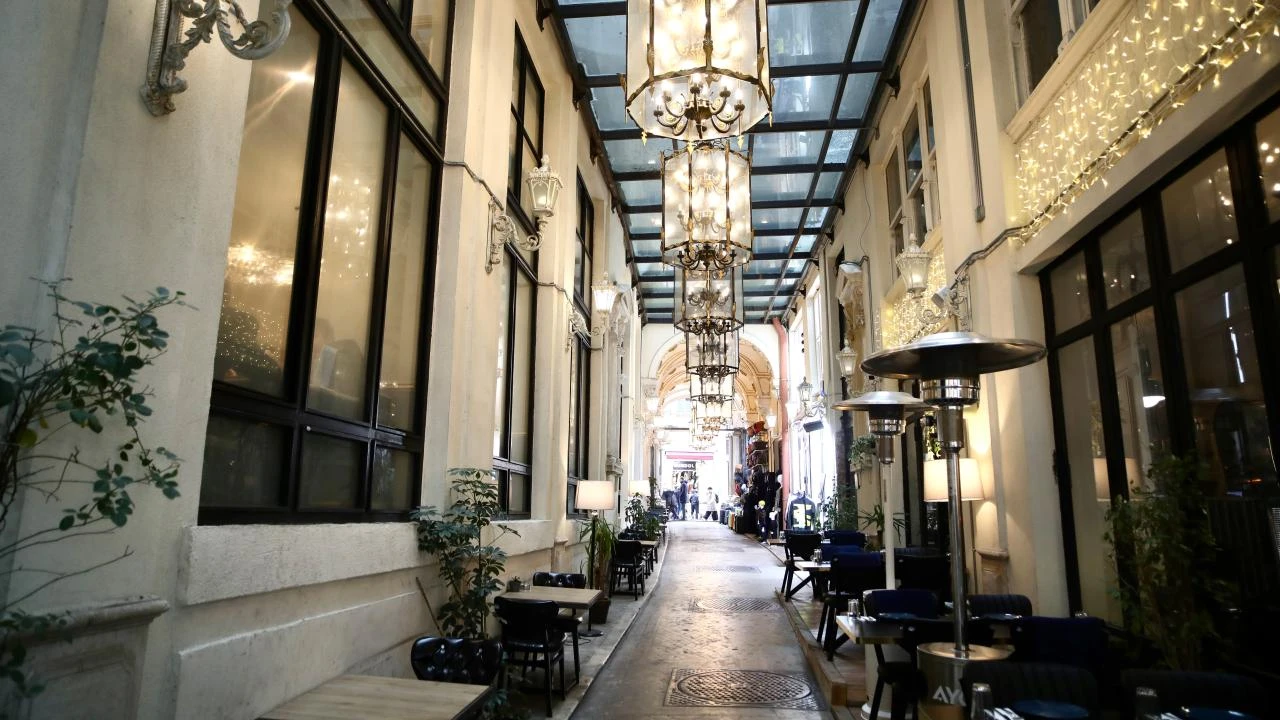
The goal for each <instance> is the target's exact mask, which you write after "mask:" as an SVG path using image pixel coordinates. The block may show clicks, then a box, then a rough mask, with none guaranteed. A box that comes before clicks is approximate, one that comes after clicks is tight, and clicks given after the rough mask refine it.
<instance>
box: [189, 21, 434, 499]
mask: <svg viewBox="0 0 1280 720" xmlns="http://www.w3.org/2000/svg"><path fill="white" fill-rule="evenodd" d="M293 6H294V7H295V8H296V9H297V12H298V13H300V14H301V15H302V16H303V17H304V18H305V19H306V20H307V21H308V22H309V23H310V24H311V26H312V27H314V28H315V30H316V32H317V33H318V34H319V36H320V46H319V51H318V53H317V63H316V77H315V85H314V87H315V90H314V93H313V96H312V106H311V117H310V119H309V125H308V128H307V133H308V137H307V150H306V159H305V161H304V168H303V173H302V177H303V180H302V193H301V200H300V207H299V221H298V230H297V237H298V239H297V245H296V251H295V252H296V254H295V258H294V263H295V265H294V280H293V292H292V296H291V299H290V304H289V319H288V322H289V326H288V332H287V336H286V345H285V347H286V350H285V362H284V367H283V376H284V394H283V396H282V397H273V396H270V395H267V394H265V393H260V392H257V391H253V390H248V389H245V388H241V387H235V386H232V385H229V384H227V383H224V382H221V381H219V380H216V379H215V380H213V381H212V389H211V393H210V401H209V416H210V417H213V416H215V415H216V416H223V417H227V418H230V419H233V420H239V421H247V422H252V423H260V424H265V425H268V426H271V427H273V428H276V429H278V430H282V431H284V432H285V433H286V434H287V437H288V446H287V449H286V457H282V458H281V462H282V464H283V465H284V473H283V474H282V480H283V483H282V487H280V488H279V492H280V495H279V496H278V498H277V499H278V500H279V505H278V506H274V507H236V506H213V505H204V504H203V503H202V504H201V505H200V507H199V510H198V514H197V524H199V525H225V524H307V523H355V522H387V521H403V520H407V519H408V513H409V510H411V509H412V508H404V509H403V510H397V511H389V510H373V509H371V508H370V503H371V495H372V485H373V472H374V463H375V459H376V450H378V449H379V448H387V449H390V450H393V451H402V452H406V453H409V454H410V455H411V456H412V459H413V468H412V476H413V478H414V481H413V487H412V495H411V497H412V498H414V502H415V503H416V502H417V499H419V498H421V475H422V453H423V445H424V443H425V434H426V388H427V381H428V376H427V374H428V359H429V354H428V353H427V352H425V351H423V352H420V353H419V357H418V367H417V371H416V377H415V385H416V387H417V388H418V390H417V398H416V400H417V402H416V406H417V407H416V411H415V416H414V419H413V425H412V429H410V430H403V429H399V428H392V427H389V426H385V425H379V424H378V422H377V412H378V381H379V374H380V372H381V361H382V351H383V341H384V332H385V327H384V323H385V319H386V299H387V287H388V279H389V264H390V248H391V240H392V238H391V235H392V227H393V224H392V216H393V212H394V209H395V192H396V171H397V165H398V160H399V150H400V147H401V145H400V143H401V141H402V137H403V138H405V139H407V141H408V142H410V143H411V144H412V146H413V147H414V149H416V150H417V151H419V152H420V153H422V155H423V156H424V157H425V158H426V160H427V162H428V163H430V164H431V165H432V166H433V173H432V177H431V180H430V187H431V199H430V206H429V208H428V211H427V219H426V224H427V234H426V238H425V243H426V245H425V248H424V262H423V278H422V283H423V287H422V298H421V304H420V307H419V308H418V311H419V319H418V338H417V343H418V345H417V346H418V347H419V348H424V349H425V348H428V347H430V341H431V327H432V318H433V309H434V294H435V293H434V290H435V270H436V251H437V248H438V247H439V242H440V237H439V209H440V208H439V205H440V187H441V171H442V168H443V151H442V147H441V142H442V139H443V137H444V132H445V126H444V118H445V116H446V115H447V105H446V101H447V96H446V95H445V93H444V85H443V83H442V81H441V80H440V78H439V77H437V76H435V74H434V71H432V70H431V69H430V67H429V66H428V65H427V63H426V62H425V60H422V58H421V54H420V52H419V51H418V50H417V47H416V45H414V44H413V42H412V40H411V39H410V38H409V36H408V34H407V33H406V32H404V31H403V29H402V28H400V27H398V26H396V25H394V24H392V23H388V22H387V17H385V13H386V11H389V8H387V7H385V6H384V5H382V3H381V2H370V3H369V7H370V8H372V9H373V11H374V12H375V13H376V14H378V15H379V16H380V19H381V20H382V22H383V23H384V24H385V25H386V26H387V29H388V31H389V32H390V33H391V35H392V37H393V38H394V39H395V40H396V42H397V43H398V44H399V45H400V46H401V49H402V50H405V51H406V52H407V53H408V54H409V57H410V58H411V59H412V58H415V57H416V58H418V59H419V60H422V62H421V63H420V64H419V63H416V62H415V63H414V64H415V66H416V67H417V69H418V71H419V72H424V71H425V72H424V75H423V80H424V82H425V83H426V84H427V86H428V88H429V89H431V90H432V91H433V92H434V93H435V94H436V95H437V97H436V99H437V101H438V102H439V107H440V126H439V127H438V128H433V129H428V128H425V127H423V126H422V125H421V124H420V123H419V121H418V119H417V118H416V117H414V116H413V114H412V113H411V112H410V111H409V110H407V109H405V108H404V105H403V103H402V102H401V101H400V99H399V98H398V96H397V94H396V93H395V91H394V89H393V87H392V85H391V83H389V82H387V81H386V79H385V78H384V77H383V76H382V74H381V73H380V72H379V71H378V70H377V69H376V66H375V65H374V63H373V62H372V61H370V60H369V58H368V57H367V56H365V54H364V53H363V51H362V50H360V48H359V47H358V46H357V45H356V44H355V43H354V41H353V40H352V39H351V37H350V35H349V34H348V33H347V32H346V31H345V29H344V28H343V27H342V25H341V23H340V22H339V21H338V20H337V19H336V18H335V17H334V16H333V15H332V14H331V13H330V12H329V11H328V10H327V9H326V8H325V7H324V6H323V5H322V4H321V3H320V2H318V0H295V2H294V3H293ZM450 16H451V17H452V6H451V12H450ZM449 43H450V44H451V43H452V27H450V38H449ZM344 65H345V66H348V67H350V68H351V70H352V71H353V72H355V73H357V74H358V76H359V77H360V79H361V80H363V81H364V82H365V83H366V84H367V85H368V86H369V88H370V89H371V90H372V91H373V92H374V93H375V94H376V95H377V96H378V98H379V99H380V100H381V101H382V102H383V104H384V106H385V107H386V108H387V116H388V121H387V128H386V135H385V140H384V143H385V144H384V147H383V153H384V154H383V176H382V197H381V198H380V202H379V210H378V235H377V244H378V249H377V252H376V255H375V259H374V271H373V287H372V291H371V297H372V299H371V307H370V318H369V331H368V332H369V336H368V338H367V341H368V346H367V347H368V349H367V352H366V357H365V363H366V372H365V374H366V377H365V391H364V403H365V407H364V409H363V412H362V414H361V417H360V419H358V420H351V419H347V418H342V417H339V416H336V415H332V414H329V413H325V412H322V411H319V410H314V409H309V408H308V407H307V392H308V386H309V379H310V365H311V359H310V352H309V350H310V346H311V340H312V337H313V333H314V329H315V312H316V302H317V297H318V293H319V280H320V260H321V250H322V248H323V243H324V208H325V198H326V194H327V192H328V185H329V175H330V171H329V163H330V161H331V154H332V148H333V142H334V134H335V130H336V109H337V103H338V92H339V86H340V83H341V76H342V71H343V67H344ZM432 130H435V131H436V132H437V133H438V135H433V134H432ZM308 433H314V434H316V435H319V436H324V437H328V438H332V439H337V440H346V441H352V442H357V443H363V445H364V447H363V450H362V452H363V457H362V469H361V473H360V478H359V481H360V493H361V499H362V507H361V508H359V509H355V508H350V509H329V508H311V509H301V508H299V506H298V505H299V496H300V489H301V483H302V477H301V473H302V462H303V461H302V448H303V438H304V436H305V435H306V434H308Z"/></svg>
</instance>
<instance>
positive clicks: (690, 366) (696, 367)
mask: <svg viewBox="0 0 1280 720" xmlns="http://www.w3.org/2000/svg"><path fill="white" fill-rule="evenodd" d="M684 351H685V355H684V369H685V370H686V371H687V372H688V373H689V374H690V375H701V376H702V377H704V378H722V377H725V376H727V375H732V374H733V373H736V372H738V331H737V330H734V331H732V332H727V333H685V335H684Z"/></svg>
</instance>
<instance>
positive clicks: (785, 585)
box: [782, 531, 822, 600]
mask: <svg viewBox="0 0 1280 720" xmlns="http://www.w3.org/2000/svg"><path fill="white" fill-rule="evenodd" d="M821 545H822V536H821V535H819V534H818V533H816V532H800V531H791V532H788V533H787V539H786V543H785V544H784V545H783V549H784V550H785V551H786V554H787V563H786V569H785V570H784V571H783V573H782V596H783V597H784V598H786V599H788V600H789V599H791V597H792V596H793V595H795V594H796V592H797V591H798V590H800V588H802V587H804V586H805V584H806V583H808V582H809V581H810V580H812V579H813V578H812V576H810V577H808V578H805V580H804V582H802V583H800V585H799V586H798V587H796V589H795V590H792V589H791V583H792V582H794V581H795V577H796V561H798V560H812V559H813V551H814V550H817V549H818V548H819V547H820V546H821Z"/></svg>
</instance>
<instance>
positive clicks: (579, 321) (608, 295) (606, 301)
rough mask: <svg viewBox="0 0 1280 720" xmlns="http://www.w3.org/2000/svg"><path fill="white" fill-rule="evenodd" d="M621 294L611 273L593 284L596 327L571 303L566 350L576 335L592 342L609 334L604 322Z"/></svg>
mask: <svg viewBox="0 0 1280 720" xmlns="http://www.w3.org/2000/svg"><path fill="white" fill-rule="evenodd" d="M557 182H559V181H558V180H557ZM621 294H622V289H621V288H619V287H618V284H617V283H615V282H612V281H610V280H609V273H605V274H604V275H603V276H602V277H601V278H600V281H599V282H597V283H592V285H591V297H592V300H593V302H594V305H595V316H596V317H599V318H600V319H601V322H599V323H596V324H595V327H591V326H590V325H588V324H587V321H586V320H585V319H583V317H582V316H581V315H580V314H578V308H577V307H576V306H575V305H574V304H573V303H569V337H568V338H566V340H565V349H566V350H568V349H569V348H571V347H573V339H574V336H576V335H585V336H587V337H588V338H591V339H592V340H595V339H602V338H603V337H604V335H605V333H606V332H608V324H607V323H606V322H604V321H606V320H608V318H609V313H611V312H613V303H614V301H615V300H617V299H618V296H619V295H621ZM591 349H592V350H599V349H600V348H596V347H592V348H591Z"/></svg>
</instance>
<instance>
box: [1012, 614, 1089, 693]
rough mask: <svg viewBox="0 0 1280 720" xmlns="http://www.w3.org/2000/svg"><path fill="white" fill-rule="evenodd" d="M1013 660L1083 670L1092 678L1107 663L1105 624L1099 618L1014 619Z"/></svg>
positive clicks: (1039, 617)
mask: <svg viewBox="0 0 1280 720" xmlns="http://www.w3.org/2000/svg"><path fill="white" fill-rule="evenodd" d="M1011 639H1012V641H1013V647H1014V653H1013V659H1014V660H1016V661H1018V662H1034V663H1058V664H1061V665H1072V666H1074V667H1078V668H1083V669H1085V670H1088V671H1089V672H1091V673H1092V674H1093V676H1094V677H1095V678H1097V677H1100V673H1101V671H1102V669H1103V667H1104V666H1105V664H1106V658H1107V625H1106V623H1105V622H1103V620H1102V618H1098V617H1069V618H1057V617H1041V616H1039V615H1032V616H1030V617H1024V618H1019V619H1017V620H1014V621H1013V623H1012V628H1011Z"/></svg>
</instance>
